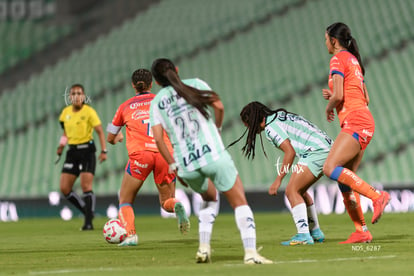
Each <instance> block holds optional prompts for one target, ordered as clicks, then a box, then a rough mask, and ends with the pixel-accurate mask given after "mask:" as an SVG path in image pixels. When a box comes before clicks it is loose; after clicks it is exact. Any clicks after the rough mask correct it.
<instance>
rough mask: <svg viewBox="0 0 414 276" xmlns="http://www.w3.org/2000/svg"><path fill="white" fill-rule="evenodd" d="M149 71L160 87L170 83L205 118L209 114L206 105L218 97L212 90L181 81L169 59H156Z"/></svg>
mask: <svg viewBox="0 0 414 276" xmlns="http://www.w3.org/2000/svg"><path fill="white" fill-rule="evenodd" d="M151 72H152V74H153V75H154V78H155V80H156V81H157V82H158V83H159V84H160V85H161V86H162V87H166V86H169V85H171V86H172V87H173V88H174V90H175V91H176V92H177V94H178V95H180V96H181V97H183V98H184V99H185V100H186V102H187V103H188V104H190V105H192V106H194V107H195V108H197V109H198V110H199V111H200V113H201V114H203V116H204V117H205V118H206V119H208V118H209V116H210V115H209V112H208V110H207V105H211V104H212V103H213V102H215V101H217V100H219V99H220V97H219V96H218V95H217V93H216V92H214V91H208V90H199V89H197V88H194V87H191V86H189V85H186V84H185V83H183V82H182V81H181V79H180V77H179V76H178V74H177V71H176V69H175V65H174V64H173V63H172V61H170V60H169V59H165V58H160V59H156V60H155V61H154V62H153V63H152V67H151Z"/></svg>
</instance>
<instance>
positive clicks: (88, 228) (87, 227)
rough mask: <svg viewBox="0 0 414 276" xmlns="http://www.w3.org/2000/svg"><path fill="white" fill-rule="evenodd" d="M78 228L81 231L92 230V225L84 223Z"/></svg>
mask: <svg viewBox="0 0 414 276" xmlns="http://www.w3.org/2000/svg"><path fill="white" fill-rule="evenodd" d="M80 230H81V231H89V230H93V225H92V224H84V225H83V226H82V228H81V229H80Z"/></svg>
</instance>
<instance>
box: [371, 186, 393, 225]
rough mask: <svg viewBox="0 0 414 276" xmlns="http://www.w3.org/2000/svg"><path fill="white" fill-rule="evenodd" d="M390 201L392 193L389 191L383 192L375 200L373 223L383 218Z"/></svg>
mask: <svg viewBox="0 0 414 276" xmlns="http://www.w3.org/2000/svg"><path fill="white" fill-rule="evenodd" d="M388 202H390V194H389V193H387V192H381V195H380V197H379V198H378V199H377V200H374V201H373V202H372V203H373V206H374V215H373V216H372V220H371V223H372V224H375V223H377V222H378V220H379V219H380V218H381V216H382V213H383V212H384V209H385V206H387V204H388Z"/></svg>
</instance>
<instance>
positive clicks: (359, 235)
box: [340, 231, 372, 244]
mask: <svg viewBox="0 0 414 276" xmlns="http://www.w3.org/2000/svg"><path fill="white" fill-rule="evenodd" d="M371 241H372V235H371V233H370V232H369V231H366V232H360V231H356V232H354V233H352V234H351V236H349V238H348V239H347V240H346V241H343V242H340V244H346V243H366V242H371Z"/></svg>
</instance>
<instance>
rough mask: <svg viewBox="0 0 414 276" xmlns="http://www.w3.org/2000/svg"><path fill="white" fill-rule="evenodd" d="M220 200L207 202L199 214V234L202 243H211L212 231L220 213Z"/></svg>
mask: <svg viewBox="0 0 414 276" xmlns="http://www.w3.org/2000/svg"><path fill="white" fill-rule="evenodd" d="M217 204H218V202H217V201H209V202H205V205H204V206H207V207H206V208H204V209H201V210H200V212H199V214H198V235H199V242H200V245H201V244H210V239H211V233H212V232H213V224H214V222H215V220H216V216H217V213H218V207H217Z"/></svg>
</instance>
